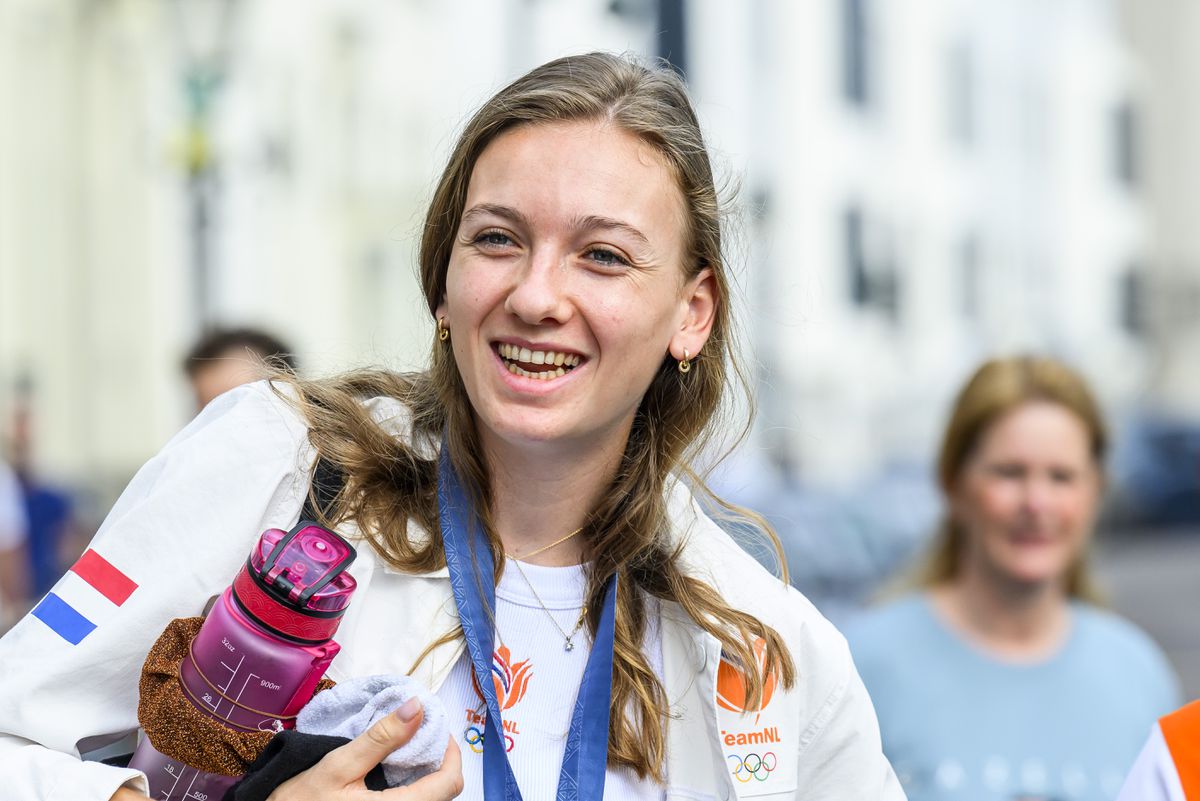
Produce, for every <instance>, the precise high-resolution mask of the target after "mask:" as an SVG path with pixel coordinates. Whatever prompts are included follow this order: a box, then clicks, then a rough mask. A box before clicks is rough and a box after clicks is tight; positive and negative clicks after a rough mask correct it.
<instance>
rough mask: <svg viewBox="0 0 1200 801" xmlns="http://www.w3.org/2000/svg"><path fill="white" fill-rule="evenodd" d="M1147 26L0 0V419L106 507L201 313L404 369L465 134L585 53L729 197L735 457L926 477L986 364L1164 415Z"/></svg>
mask: <svg viewBox="0 0 1200 801" xmlns="http://www.w3.org/2000/svg"><path fill="white" fill-rule="evenodd" d="M1128 5H1129V6H1131V7H1132V6H1138V7H1139V9H1140V8H1141V6H1142V3H1141V0H1138V2H1137V3H1133V2H1130V3H1128ZM1149 5H1150V6H1154V7H1155V8H1159V7H1161V8H1162V9H1164V10H1163V11H1162V15H1166V16H1162V15H1160V16H1158V17H1155V16H1154V15H1153V14H1152V13H1151V12H1150V11H1148V10H1146V11H1138V15H1140V16H1138V19H1139V20H1142V22H1140V23H1139V24H1143V25H1144V26H1147V27H1146V30H1147V31H1148V32H1147V34H1146V38H1145V41H1146V42H1148V43H1151V44H1147V45H1146V46H1144V47H1143V46H1141V45H1135V46H1130V45H1129V44H1127V43H1126V39H1125V37H1124V35H1123V33H1122V29H1121V22H1122V19H1121V18H1119V16H1118V11H1119V7H1118V5H1117V4H1116V3H1115V2H1114V0H1052V1H1051V2H1046V0H1005V2H1001V3H997V2H989V1H988V0H806V2H790V0H747V1H746V2H741V3H729V2H721V0H575V1H574V2H552V0H504V2H489V1H488V0H464V2H459V3H453V4H450V3H434V2H428V1H427V0H404V1H403V2H402V1H400V0H312V1H311V2H305V3H295V2H287V0H174V2H162V0H107V1H106V2H99V1H97V0H0V114H3V115H4V118H5V124H4V125H3V126H0V420H3V419H6V416H7V413H8V412H7V410H8V409H9V408H10V406H11V398H12V397H13V393H14V392H15V389H14V387H17V386H21V387H25V388H26V390H28V389H29V388H32V390H31V391H32V397H34V398H35V399H36V403H37V410H36V415H35V420H36V425H37V427H38V431H37V432H36V434H37V439H38V442H39V448H38V452H39V454H40V458H41V460H42V461H43V462H45V464H46V466H48V467H50V468H51V470H50V472H51V473H52V474H55V475H57V476H59V477H64V478H67V479H69V480H71V481H74V482H75V483H77V484H88V485H91V486H93V487H96V488H97V489H98V491H99V492H100V493H101V495H104V496H111V494H112V493H113V492H114V491H115V489H116V488H118V487H119V486H120V484H121V483H123V482H124V481H125V480H126V479H127V478H128V476H129V475H130V474H131V472H132V471H133V470H134V469H135V468H136V466H137V465H138V464H140V463H141V462H142V461H144V460H145V458H147V457H148V456H149V455H150V454H151V453H153V452H154V450H156V449H157V448H158V447H159V446H160V445H161V444H162V442H163V441H164V440H165V439H166V438H167V437H169V436H170V435H171V433H173V432H174V431H175V430H177V429H178V428H179V426H180V425H181V424H182V423H183V422H185V421H186V419H187V415H188V413H189V402H188V398H187V393H186V388H185V385H184V382H183V381H182V378H181V376H180V375H178V374H177V369H178V358H179V356H180V355H181V354H182V353H183V352H184V351H185V350H186V347H187V344H188V343H189V342H190V341H191V339H192V338H193V337H194V336H195V335H196V333H197V332H198V331H199V330H200V327H201V326H202V325H203V324H205V323H208V322H215V323H223V324H244V323H249V324H255V325H260V326H263V327H265V328H268V329H270V330H273V331H276V332H278V333H279V335H280V336H282V337H284V338H285V339H286V340H288V341H289V342H293V343H296V347H297V350H298V352H299V353H300V355H301V357H302V359H303V362H304V363H305V364H306V365H310V366H312V368H313V369H314V370H315V371H316V372H325V371H328V370H332V369H338V368H341V367H345V366H348V365H351V364H364V363H373V364H382V365H385V366H390V367H409V366H413V365H416V364H419V363H420V361H421V359H422V358H423V354H424V353H425V351H426V349H427V347H428V344H429V341H430V337H431V336H432V326H431V324H430V322H429V318H428V314H427V312H426V310H425V309H424V305H423V301H422V300H421V298H420V296H419V292H418V291H417V286H416V281H415V278H414V262H415V241H416V234H417V232H418V230H419V227H420V224H421V219H420V215H421V212H422V209H423V204H424V202H425V201H426V199H427V198H428V196H429V194H430V192H431V190H432V182H433V180H434V178H435V176H436V173H437V170H438V169H439V167H440V166H441V163H442V161H443V159H444V157H445V155H446V152H447V149H448V147H449V145H450V143H451V142H452V138H453V133H454V131H455V130H456V129H457V128H458V126H459V125H461V123H462V122H463V121H464V120H465V117H466V115H467V114H468V113H469V112H470V110H472V109H473V108H474V107H475V106H476V105H477V104H478V103H479V102H480V101H482V100H483V99H484V98H485V97H486V96H487V95H488V94H489V93H490V92H491V91H493V90H494V89H495V88H497V87H498V86H499V85H501V84H502V83H503V82H505V81H507V80H509V79H511V78H512V77H515V76H516V75H518V74H520V73H521V72H523V71H525V70H526V69H528V68H529V67H531V66H533V65H535V64H538V63H541V62H543V61H545V60H547V59H549V58H552V57H554V56H558V55H561V54H565V53H570V52H578V51H582V50H590V49H605V50H615V51H626V50H627V51H633V52H638V53H642V54H646V55H666V56H669V57H670V59H671V60H672V62H673V63H675V64H676V65H677V66H679V67H680V68H681V69H683V70H684V71H685V72H686V75H687V77H688V80H689V82H690V83H691V85H692V87H693V89H694V93H695V96H696V99H697V101H698V106H699V109H700V112H701V115H702V117H703V118H704V122H705V125H706V128H707V130H708V131H709V134H710V137H711V140H712V142H713V143H714V145H715V146H716V148H717V151H718V167H719V168H720V170H721V172H722V174H723V175H726V176H739V175H740V176H741V177H742V182H741V184H742V193H741V199H742V201H743V203H744V207H745V208H746V210H747V213H746V215H745V218H744V220H743V225H742V231H741V236H740V237H739V241H738V244H737V248H736V249H735V255H736V256H738V257H739V258H737V259H735V260H736V261H738V262H739V263H741V264H744V266H745V270H744V275H743V276H742V284H743V289H744V293H743V294H744V296H743V297H742V298H740V299H739V303H740V304H742V305H743V308H744V311H745V312H746V313H747V314H746V319H747V320H749V321H750V324H751V326H752V327H751V329H750V330H749V331H748V332H747V333H748V337H747V339H748V342H747V348H746V353H747V355H748V357H749V358H748V362H749V364H750V367H751V371H752V373H753V374H754V379H755V381H756V382H757V384H758V389H759V403H760V427H759V435H758V437H757V440H756V447H757V448H758V449H759V450H760V451H761V452H762V453H761V454H760V455H761V456H764V457H765V458H766V459H767V460H768V461H769V462H770V463H771V464H773V465H775V466H776V467H780V466H782V467H783V468H785V470H784V472H786V473H790V474H791V475H790V477H791V478H795V477H797V476H799V477H802V478H803V479H804V480H805V481H806V482H808V483H810V484H818V485H820V484H825V485H837V486H846V485H848V484H851V483H853V482H856V481H858V480H859V479H861V478H862V477H864V476H868V475H871V474H873V473H877V472H878V471H880V470H881V469H884V468H886V467H888V466H889V465H891V464H893V463H897V462H914V461H916V462H923V461H925V460H927V459H928V457H929V455H930V453H931V450H932V447H933V442H934V440H935V438H936V434H937V431H938V429H939V427H940V424H941V418H942V415H943V412H944V410H945V408H946V407H947V404H948V401H949V398H948V393H950V392H951V391H953V389H954V388H955V387H956V386H957V384H958V383H959V382H960V381H961V380H962V379H963V377H964V376H965V374H966V373H967V371H968V370H969V369H970V368H971V367H972V366H973V365H974V363H975V362H976V361H977V360H978V359H979V358H981V357H983V356H984V355H986V354H989V353H991V352H993V351H996V350H1015V349H1021V348H1027V349H1033V348H1036V349H1042V350H1050V351H1052V352H1054V353H1057V354H1059V355H1061V356H1064V357H1065V358H1067V359H1069V360H1071V361H1073V362H1075V363H1077V364H1079V365H1080V366H1081V367H1082V368H1083V369H1084V371H1085V372H1086V373H1087V374H1088V375H1089V376H1090V377H1091V378H1092V379H1093V380H1095V381H1096V382H1097V384H1098V386H1099V388H1100V390H1101V393H1102V395H1104V397H1105V398H1106V400H1108V401H1109V402H1110V405H1113V406H1115V407H1117V408H1121V407H1123V406H1125V405H1128V404H1129V403H1131V402H1132V401H1133V400H1134V399H1136V398H1138V397H1139V394H1140V393H1142V392H1143V389H1142V388H1143V386H1144V382H1145V381H1146V380H1148V377H1149V376H1156V377H1158V383H1155V384H1152V385H1151V386H1153V387H1156V388H1157V389H1156V390H1155V391H1159V390H1161V391H1162V392H1163V393H1164V394H1169V395H1171V396H1172V397H1174V396H1176V395H1177V394H1179V393H1178V391H1177V390H1176V389H1174V388H1173V387H1175V386H1190V384H1189V381H1188V380H1187V379H1188V376H1187V375H1186V370H1185V369H1184V368H1183V365H1184V364H1186V363H1187V362H1186V361H1185V360H1182V359H1181V358H1180V357H1176V356H1175V355H1174V354H1175V353H1176V352H1177V351H1176V350H1175V348H1176V346H1177V345H1179V346H1181V343H1182V342H1183V341H1184V338H1183V337H1181V336H1176V335H1175V334H1171V335H1169V336H1168V335H1163V334H1161V333H1159V330H1158V329H1156V328H1155V327H1154V323H1153V322H1152V321H1151V320H1150V319H1149V316H1148V315H1147V313H1146V307H1145V306H1144V303H1143V300H1144V297H1145V296H1146V286H1148V285H1149V284H1148V281H1147V279H1146V276H1147V275H1148V274H1149V273H1150V272H1152V271H1155V270H1158V271H1163V270H1168V269H1171V270H1176V269H1177V270H1178V271H1179V273H1180V274H1181V275H1184V274H1187V275H1191V274H1193V273H1194V271H1195V266H1194V263H1195V258H1194V257H1193V255H1188V256H1187V258H1183V256H1180V257H1179V258H1176V257H1175V256H1171V255H1169V254H1171V253H1179V254H1185V253H1186V254H1194V253H1195V252H1196V251H1197V250H1200V244H1197V240H1195V237H1196V236H1197V235H1196V233H1195V231H1193V230H1192V227H1193V226H1190V225H1189V224H1188V219H1187V217H1186V215H1185V214H1183V213H1178V212H1177V213H1175V214H1174V216H1172V217H1171V218H1170V220H1169V221H1167V222H1163V219H1162V218H1161V215H1163V214H1165V213H1166V212H1165V211H1163V210H1164V209H1171V208H1174V206H1175V195H1174V194H1172V193H1184V192H1186V191H1187V187H1185V186H1183V185H1182V183H1180V181H1178V180H1172V181H1167V182H1166V183H1164V182H1163V181H1156V180H1152V179H1154V176H1156V175H1159V174H1160V173H1161V174H1163V175H1168V176H1169V173H1170V170H1169V169H1168V168H1167V167H1165V166H1164V167H1161V168H1156V167H1155V166H1154V163H1151V164H1150V167H1149V168H1148V171H1147V168H1145V167H1143V160H1142V158H1141V153H1142V152H1143V150H1144V149H1147V148H1149V147H1151V146H1154V147H1158V146H1159V145H1160V143H1161V142H1166V144H1163V145H1162V146H1163V147H1174V148H1176V149H1177V150H1178V149H1183V148H1185V147H1186V144H1187V141H1188V139H1187V137H1186V134H1185V133H1182V132H1180V133H1175V132H1173V130H1168V128H1164V127H1161V126H1160V127H1158V128H1154V127H1153V126H1151V128H1150V134H1149V136H1148V137H1144V138H1143V139H1140V140H1139V139H1138V138H1137V137H1136V135H1135V134H1136V132H1137V131H1138V130H1139V128H1138V126H1139V120H1140V116H1139V115H1140V110H1141V109H1142V108H1143V105H1144V104H1145V103H1147V102H1148V101H1147V98H1150V99H1152V100H1155V101H1156V102H1157V96H1156V95H1154V94H1153V91H1159V90H1158V89H1154V90H1153V91H1152V90H1151V88H1150V87H1159V86H1163V87H1165V88H1164V89H1162V90H1161V91H1163V92H1168V93H1169V92H1175V93H1184V92H1186V90H1187V83H1186V81H1185V77H1184V76H1183V75H1179V76H1175V77H1174V78H1172V79H1171V80H1167V78H1170V75H1169V73H1170V71H1171V70H1170V67H1169V65H1170V64H1171V63H1172V62H1170V61H1169V59H1168V57H1167V55H1166V54H1165V53H1155V52H1151V51H1153V50H1154V47H1153V44H1152V43H1153V42H1154V41H1157V38H1156V37H1158V36H1159V29H1160V28H1163V27H1168V28H1169V27H1170V25H1171V22H1170V16H1169V13H1168V6H1171V5H1173V4H1171V3H1168V2H1166V0H1156V2H1154V3H1150V4H1149ZM1143 18H1144V19H1143ZM1176 41H1177V42H1178V43H1179V47H1180V48H1183V45H1184V43H1186V42H1187V37H1186V35H1185V34H1184V33H1183V32H1182V31H1178V32H1177V34H1176ZM1188 58H1190V59H1192V61H1195V56H1190V55H1189V56H1188ZM1189 63H1191V62H1189ZM1189 75H1190V73H1189ZM1163 76H1166V77H1163ZM1172 87H1174V88H1172ZM1173 113H1176V114H1179V113H1183V112H1182V111H1176V112H1173ZM1172 119H1174V118H1172ZM1168 127H1169V126H1168ZM1156 132H1157V133H1156ZM1167 140H1169V141H1167ZM1188 158H1190V159H1192V161H1191V162H1189V163H1191V164H1195V158H1196V157H1195V156H1194V155H1190V154H1188ZM1156 170H1157V171H1156ZM1193 172H1194V171H1193ZM1146 176H1148V177H1146ZM1144 177H1145V180H1144ZM1146 187H1150V188H1149V190H1147V188H1146ZM1164 234H1169V235H1168V236H1167V238H1166V239H1163V236H1164ZM1167 242H1178V243H1179V244H1177V245H1169V247H1168V245H1167V244H1165V243H1167ZM1163 248H1167V250H1163ZM1164 253H1166V254H1168V255H1167V256H1163V255H1162V254H1164ZM1172 280H1174V279H1172ZM1179 280H1184V279H1182V278H1181V279H1179ZM1189 280H1190V279H1189ZM1166 294H1167V295H1171V294H1173V293H1171V292H1170V291H1169V290H1168V292H1167V293H1166ZM1181 319H1182V318H1181ZM1181 324H1182V323H1181ZM1191 336H1193V338H1194V336H1195V335H1194V334H1193V335H1191ZM1180 352H1181V351H1180ZM1173 359H1174V361H1172V360H1173ZM1164 365H1175V366H1174V367H1171V368H1170V370H1167V369H1166V368H1164V367H1163V366H1164ZM1171 370H1173V371H1174V372H1171ZM1168 375H1176V376H1180V378H1177V379H1171V378H1168ZM1185 394H1186V393H1185ZM1181 397H1182V396H1181ZM754 458H758V457H757V456H756V457H754ZM785 477H787V476H785Z"/></svg>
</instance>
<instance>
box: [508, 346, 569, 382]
mask: <svg viewBox="0 0 1200 801" xmlns="http://www.w3.org/2000/svg"><path fill="white" fill-rule="evenodd" d="M496 350H497V352H499V354H500V357H501V358H503V359H505V360H507V361H509V362H522V363H524V364H545V365H549V366H550V367H551V368H555V367H557V368H558V369H557V370H555V369H550V370H538V371H536V372H535V371H529V370H525V369H523V368H520V367H517V366H516V365H515V364H509V365H508V371H509V372H510V373H513V374H514V375H521V376H526V377H527V378H537V379H541V380H543V381H545V380H548V379H551V378H557V377H559V376H562V375H566V373H567V370H569V369H571V368H572V367H577V366H579V363H580V361H581V359H580V357H579V356H575V355H570V356H569V355H567V354H565V353H559V352H557V351H553V350H530V349H529V348H521V347H518V346H516V345H510V344H509V343H507V342H501V343H500V344H499V346H497V348H496ZM564 367H565V368H567V369H566V370H564V369H563V368H564Z"/></svg>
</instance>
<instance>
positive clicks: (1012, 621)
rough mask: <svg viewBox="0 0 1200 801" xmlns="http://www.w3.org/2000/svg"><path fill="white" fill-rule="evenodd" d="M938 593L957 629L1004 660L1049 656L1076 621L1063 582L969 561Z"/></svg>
mask: <svg viewBox="0 0 1200 801" xmlns="http://www.w3.org/2000/svg"><path fill="white" fill-rule="evenodd" d="M933 597H934V604H935V606H936V607H937V608H938V610H939V612H941V614H942V616H943V617H944V618H945V619H946V620H947V622H949V623H950V625H951V626H952V627H953V628H955V629H957V630H958V631H960V632H961V633H962V634H963V635H964V636H966V637H967V638H968V639H970V640H972V641H974V642H975V643H976V644H978V645H980V646H982V647H983V648H984V649H985V650H987V651H989V652H991V653H993V654H995V655H996V656H998V657H1000V658H1002V659H1009V660H1013V661H1036V660H1039V659H1044V658H1047V657H1049V656H1050V655H1052V654H1053V653H1054V652H1055V651H1056V650H1058V648H1059V647H1060V646H1061V645H1062V643H1063V641H1064V640H1065V639H1066V637H1067V633H1068V630H1069V626H1070V621H1069V615H1068V605H1067V597H1066V592H1065V590H1064V588H1063V587H1062V586H1061V584H1059V583H1057V582H1046V583H1038V584H1030V583H1021V582H1015V581H1013V580H1011V579H1009V578H1005V577H1001V576H996V575H994V574H992V573H989V572H988V571H987V570H986V569H982V568H979V567H972V566H969V565H965V564H964V565H963V566H962V569H961V570H960V571H959V574H958V576H957V577H956V578H955V579H953V580H952V581H951V582H949V583H948V584H945V585H943V586H942V587H940V588H938V589H936V590H935V591H934V593H933Z"/></svg>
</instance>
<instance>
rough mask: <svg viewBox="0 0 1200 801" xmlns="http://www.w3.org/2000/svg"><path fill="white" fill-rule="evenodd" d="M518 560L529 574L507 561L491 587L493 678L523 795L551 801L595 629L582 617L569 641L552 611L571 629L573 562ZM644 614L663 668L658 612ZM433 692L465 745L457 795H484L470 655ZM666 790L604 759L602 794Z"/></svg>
mask: <svg viewBox="0 0 1200 801" xmlns="http://www.w3.org/2000/svg"><path fill="white" fill-rule="evenodd" d="M521 569H522V570H524V572H525V576H527V577H528V580H529V581H528V583H527V582H526V580H525V578H524V577H523V576H522V575H521V573H520V571H519V570H517V569H516V568H515V567H509V569H506V570H505V571H504V574H503V575H502V576H501V577H500V582H499V584H498V586H497V587H496V629H497V638H496V640H497V642H496V650H495V653H494V654H493V677H494V680H495V683H496V691H497V692H496V696H497V700H498V701H499V703H500V716H501V718H502V719H503V721H504V730H505V731H504V743H505V747H506V748H507V749H508V760H509V763H510V764H511V765H512V769H513V775H514V776H516V779H517V784H518V786H520V788H521V796H522V798H524V799H525V801H554V798H555V795H556V792H557V788H558V774H559V770H560V768H561V766H562V758H563V751H564V750H565V749H566V736H567V728H568V727H569V725H570V721H571V713H572V711H573V710H574V708H575V698H576V695H577V693H578V691H579V684H580V682H581V681H582V679H583V669H584V667H585V665H586V664H587V660H588V655H589V654H590V653H591V637H590V636H589V635H588V632H587V626H586V624H585V625H584V626H582V627H581V628H580V629H579V631H578V632H576V633H575V635H574V636H573V638H572V643H573V644H574V647H573V648H572V649H571V650H569V651H568V650H566V649H565V647H564V639H565V638H564V637H563V633H562V631H559V628H557V627H555V625H554V623H552V622H551V621H550V619H549V615H553V616H554V620H555V621H557V622H558V626H559V627H561V628H562V630H563V631H566V632H568V633H570V632H571V631H572V629H574V628H575V625H576V623H577V622H578V620H579V615H580V611H581V609H582V608H583V598H584V590H585V586H584V581H585V579H584V575H583V569H582V568H581V567H580V566H578V565H576V566H572V567H542V566H538V565H530V564H526V563H524V562H522V563H521ZM531 584H532V586H533V588H535V589H536V591H537V596H536V597H535V595H534V593H533V592H532V591H531V589H530V585H531ZM538 598H540V599H541V602H542V604H545V608H543V607H542V604H539V603H538ZM649 617H650V620H651V621H652V623H651V626H649V627H648V631H647V636H646V652H647V654H648V655H649V657H650V665H651V668H652V669H653V670H654V672H655V674H656V675H658V676H660V677H661V675H662V641H661V637H660V635H659V631H658V622H657V621H658V615H657V614H654V615H650V616H649ZM438 696H439V697H440V698H441V699H442V701H443V702H444V703H445V704H446V712H447V715H448V719H449V721H450V733H451V735H452V736H453V737H454V738H455V741H456V742H457V743H458V746H459V748H460V749H461V750H462V756H463V759H462V762H463V779H464V781H465V787H464V790H463V793H462V795H461V796H460V798H462V799H482V798H483V732H484V719H485V714H484V706H483V700H482V697H481V696H480V694H479V692H478V691H477V690H476V689H475V686H474V684H473V682H472V678H471V663H470V660H469V657H468V656H467V654H465V653H464V654H463V656H462V658H461V659H459V661H458V663H457V664H456V665H455V666H454V668H453V669H452V670H451V672H450V675H449V676H448V677H447V678H446V681H445V683H444V684H443V685H442V687H441V689H440V690H439V691H438ZM664 794H665V793H664V789H663V788H662V787H661V786H660V785H658V784H657V783H655V782H653V781H651V780H646V781H640V780H639V779H638V777H637V775H636V774H635V773H634V772H633V771H631V770H628V769H621V770H613V769H611V768H610V769H609V770H608V773H607V777H606V778H605V781H604V797H605V798H606V799H630V800H631V801H639V800H640V801H660V800H661V799H662V798H664Z"/></svg>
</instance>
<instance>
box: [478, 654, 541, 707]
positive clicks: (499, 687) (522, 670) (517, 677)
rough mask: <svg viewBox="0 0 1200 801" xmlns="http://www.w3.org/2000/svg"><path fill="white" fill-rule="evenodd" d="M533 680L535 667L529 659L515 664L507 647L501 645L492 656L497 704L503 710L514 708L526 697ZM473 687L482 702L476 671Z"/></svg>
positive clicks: (481, 692)
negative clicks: (530, 682) (530, 681)
mask: <svg viewBox="0 0 1200 801" xmlns="http://www.w3.org/2000/svg"><path fill="white" fill-rule="evenodd" d="M531 678H533V665H531V664H530V663H529V660H528V659H526V660H524V661H522V662H516V663H513V661H512V654H511V653H510V652H509V650H508V646H507V645H501V646H500V647H499V648H497V649H496V652H495V653H494V654H492V682H493V683H494V684H495V686H496V703H498V704H499V705H500V709H501V710H505V709H510V708H512V707H513V706H515V705H516V704H517V702H518V701H520V700H521V699H522V698H524V697H525V691H526V690H528V689H529V680H530V679H531ZM471 687H472V688H473V689H474V690H475V694H476V695H478V696H479V700H480V701H482V700H483V691H482V690H480V689H479V682H478V681H476V679H475V672H474V671H471Z"/></svg>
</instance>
